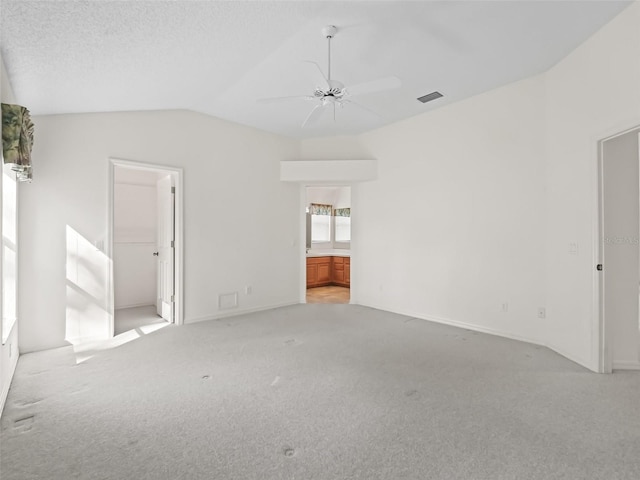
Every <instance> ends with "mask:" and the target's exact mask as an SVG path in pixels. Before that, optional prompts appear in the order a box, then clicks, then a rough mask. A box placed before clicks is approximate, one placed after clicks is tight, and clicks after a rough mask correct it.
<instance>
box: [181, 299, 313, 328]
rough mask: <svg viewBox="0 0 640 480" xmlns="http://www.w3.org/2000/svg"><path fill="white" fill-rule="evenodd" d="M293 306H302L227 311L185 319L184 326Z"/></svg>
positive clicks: (278, 305)
mask: <svg viewBox="0 0 640 480" xmlns="http://www.w3.org/2000/svg"><path fill="white" fill-rule="evenodd" d="M292 305H300V302H298V301H295V302H285V303H278V304H274V305H264V306H261V307H254V308H243V309H235V308H234V309H233V310H227V311H223V312H216V313H212V314H210V315H203V316H200V317H193V318H185V320H184V324H185V325H187V324H190V323H198V322H206V321H208V320H220V319H221V318H228V317H237V316H239V315H246V314H249V313H257V312H263V311H265V310H273V309H274V308H282V307H290V306H292Z"/></svg>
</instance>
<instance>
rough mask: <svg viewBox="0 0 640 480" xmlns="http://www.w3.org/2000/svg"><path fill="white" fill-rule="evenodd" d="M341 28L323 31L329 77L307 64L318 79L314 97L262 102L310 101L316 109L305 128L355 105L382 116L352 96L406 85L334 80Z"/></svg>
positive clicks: (390, 80) (387, 79)
mask: <svg viewBox="0 0 640 480" xmlns="http://www.w3.org/2000/svg"><path fill="white" fill-rule="evenodd" d="M337 31H338V29H337V28H336V27H335V26H334V25H327V26H326V27H324V28H323V29H322V35H323V36H324V37H325V38H326V39H327V52H328V60H327V75H326V76H325V75H324V73H323V72H322V69H321V68H320V65H318V64H317V63H315V62H311V61H307V60H305V61H303V62H302V63H303V64H305V65H306V66H307V67H308V68H309V70H310V72H311V73H312V74H313V76H314V78H315V82H316V85H315V87H316V88H315V90H314V91H313V94H312V95H297V96H292V97H272V98H263V99H259V100H258V102H259V103H279V102H287V101H290V100H307V101H312V102H314V103H315V104H316V105H315V106H314V107H313V109H312V110H311V112H309V115H307V118H305V119H304V122H302V128H304V127H307V126H311V125H313V124H315V123H316V122H317V121H318V119H320V117H321V116H322V115H323V113H324V112H325V111H326V110H331V109H332V110H333V120H334V121H335V119H336V107H339V108H343V107H344V106H345V105H350V106H354V107H356V108H359V109H361V110H364V111H366V112H368V113H370V114H372V115H375V116H376V117H378V116H379V115H378V114H377V113H375V112H374V111H372V110H370V109H368V108H367V107H365V106H364V105H361V104H360V103H358V102H356V101H354V100H353V99H352V97H355V96H358V95H363V94H367V93H375V92H382V91H384V90H391V89H393V88H398V87H400V86H401V85H402V82H400V79H399V78H397V77H384V78H379V79H377V80H372V81H370V82H364V83H358V84H356V85H351V86H349V87H345V86H344V84H343V83H342V82H339V81H337V80H333V79H332V78H331V39H332V38H333V37H334V35H335V34H336V32H337Z"/></svg>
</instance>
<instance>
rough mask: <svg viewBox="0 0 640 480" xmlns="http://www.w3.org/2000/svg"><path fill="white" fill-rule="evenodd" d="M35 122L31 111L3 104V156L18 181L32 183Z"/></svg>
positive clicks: (18, 106)
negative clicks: (32, 119) (32, 149)
mask: <svg viewBox="0 0 640 480" xmlns="http://www.w3.org/2000/svg"><path fill="white" fill-rule="evenodd" d="M32 147H33V122H32V121H31V115H30V114H29V110H27V109H26V108H25V107H22V106H20V105H11V104H8V103H3V104H2V156H3V157H4V163H5V164H9V165H11V169H12V170H14V171H15V172H16V177H17V179H18V181H20V182H25V181H31V148H32Z"/></svg>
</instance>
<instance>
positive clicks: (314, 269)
mask: <svg viewBox="0 0 640 480" xmlns="http://www.w3.org/2000/svg"><path fill="white" fill-rule="evenodd" d="M325 285H331V257H308V258H307V288H310V287H323V286H325Z"/></svg>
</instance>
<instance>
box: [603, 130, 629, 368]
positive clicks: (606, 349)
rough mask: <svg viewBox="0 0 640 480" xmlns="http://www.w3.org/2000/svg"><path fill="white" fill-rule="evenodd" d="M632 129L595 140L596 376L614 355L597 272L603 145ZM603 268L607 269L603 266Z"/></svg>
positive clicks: (610, 365)
mask: <svg viewBox="0 0 640 480" xmlns="http://www.w3.org/2000/svg"><path fill="white" fill-rule="evenodd" d="M631 125H632V126H626V127H623V128H621V129H619V130H616V131H615V133H614V132H610V133H607V134H604V135H602V136H600V138H599V139H598V140H597V156H596V162H595V175H594V176H593V177H594V189H595V192H596V194H595V195H594V198H595V204H596V206H595V208H594V212H595V213H594V221H593V228H594V234H593V248H592V251H593V305H592V311H593V313H594V320H595V321H594V329H593V342H592V343H593V349H594V358H595V359H596V362H597V363H596V366H597V371H598V372H599V373H611V372H612V371H613V352H612V351H611V343H610V338H611V327H612V326H611V324H610V323H609V322H607V320H606V318H605V315H604V288H605V285H604V278H603V277H604V275H603V274H602V272H601V271H598V270H597V269H596V266H597V265H598V264H603V265H604V264H605V258H604V231H603V229H604V212H603V201H604V197H603V193H604V192H603V187H604V185H603V173H604V172H603V168H604V163H603V162H604V143H605V142H607V141H608V140H612V139H614V138H616V137H619V136H621V135H626V134H627V133H630V132H633V131H634V130H638V129H640V119H638V120H636V121H633V122H631ZM604 268H607V267H606V265H604Z"/></svg>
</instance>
